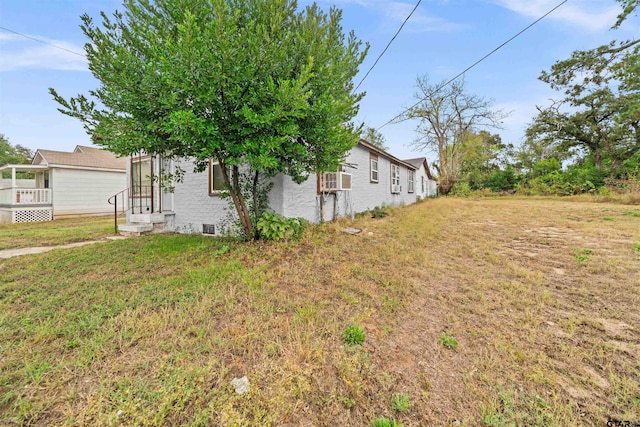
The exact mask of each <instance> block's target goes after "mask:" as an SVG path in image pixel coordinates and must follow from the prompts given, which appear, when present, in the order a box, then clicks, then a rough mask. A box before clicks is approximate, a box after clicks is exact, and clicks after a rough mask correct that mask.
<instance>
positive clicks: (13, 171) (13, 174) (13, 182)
mask: <svg viewBox="0 0 640 427" xmlns="http://www.w3.org/2000/svg"><path fill="white" fill-rule="evenodd" d="M11 188H16V168H11Z"/></svg>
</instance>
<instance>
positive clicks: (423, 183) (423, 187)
mask: <svg viewBox="0 0 640 427" xmlns="http://www.w3.org/2000/svg"><path fill="white" fill-rule="evenodd" d="M420 178H422V193H423V194H424V176H421V177H420Z"/></svg>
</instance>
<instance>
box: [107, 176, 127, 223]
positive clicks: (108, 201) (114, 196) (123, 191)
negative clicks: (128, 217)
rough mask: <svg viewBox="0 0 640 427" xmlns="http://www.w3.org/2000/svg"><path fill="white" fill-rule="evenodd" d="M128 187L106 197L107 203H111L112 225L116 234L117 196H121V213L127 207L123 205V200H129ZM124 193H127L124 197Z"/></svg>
mask: <svg viewBox="0 0 640 427" xmlns="http://www.w3.org/2000/svg"><path fill="white" fill-rule="evenodd" d="M130 190H131V189H130V188H129V187H127V188H125V189H124V190H122V191H119V192H117V193H116V194H114V195H113V196H111V197H109V199H107V203H109V204H110V205H113V225H114V229H115V234H118V196H120V197H121V198H122V213H125V212H126V211H127V210H128V209H129V208H127V207H125V206H126V204H125V200H127V201H128V200H129V197H130ZM125 193H127V197H125Z"/></svg>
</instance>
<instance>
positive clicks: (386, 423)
mask: <svg viewBox="0 0 640 427" xmlns="http://www.w3.org/2000/svg"><path fill="white" fill-rule="evenodd" d="M371 427H403V424H400V423H397V422H396V421H395V420H390V419H388V418H376V419H375V420H373V421H372V422H371Z"/></svg>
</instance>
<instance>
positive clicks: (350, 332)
mask: <svg viewBox="0 0 640 427" xmlns="http://www.w3.org/2000/svg"><path fill="white" fill-rule="evenodd" d="M364 339H365V334H364V329H363V328H362V326H360V325H355V324H354V325H350V326H347V327H346V328H345V330H344V331H343V332H342V340H343V341H344V342H346V343H347V344H362V343H363V342H364Z"/></svg>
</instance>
